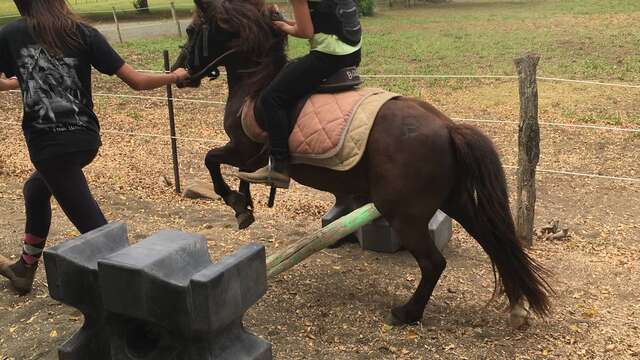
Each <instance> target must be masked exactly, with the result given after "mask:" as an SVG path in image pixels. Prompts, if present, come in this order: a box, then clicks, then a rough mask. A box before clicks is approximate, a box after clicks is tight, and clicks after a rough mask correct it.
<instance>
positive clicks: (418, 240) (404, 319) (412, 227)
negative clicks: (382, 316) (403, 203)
mask: <svg viewBox="0 0 640 360" xmlns="http://www.w3.org/2000/svg"><path fill="white" fill-rule="evenodd" d="M435 212H436V209H433V211H430V212H429V214H426V215H425V216H415V215H413V216H412V215H410V214H405V215H402V216H396V217H394V218H393V219H391V220H390V223H391V227H392V228H393V230H394V231H395V233H396V235H397V236H398V237H399V238H400V240H401V242H402V245H403V246H404V248H405V249H407V250H408V251H409V252H410V253H411V255H413V257H414V258H415V259H416V261H417V262H418V266H419V267H420V271H421V272H422V278H421V279H420V284H419V285H418V288H417V289H416V291H415V293H414V294H413V296H412V297H411V299H409V301H408V302H407V303H406V304H405V305H402V306H398V307H395V308H394V309H392V310H391V315H390V316H389V318H387V322H388V323H389V324H390V325H403V324H412V323H415V322H418V321H420V320H421V319H422V316H423V314H424V309H425V307H426V306H427V303H428V302H429V299H430V298H431V294H432V293H433V289H434V288H435V286H436V284H437V283H438V280H439V279H440V276H441V275H442V273H443V272H444V269H445V268H446V266H447V261H446V260H445V258H444V256H442V254H441V253H440V250H439V249H438V248H437V247H436V245H435V242H434V241H433V239H432V238H431V236H430V235H429V231H428V225H427V224H428V219H430V218H431V217H432V216H433V215H434V214H435ZM427 215H428V216H427Z"/></svg>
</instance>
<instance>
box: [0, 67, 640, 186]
mask: <svg viewBox="0 0 640 360" xmlns="http://www.w3.org/2000/svg"><path fill="white" fill-rule="evenodd" d="M141 71H144V72H153V73H162V72H164V71H158V70H141ZM363 77H365V78H389V79H393V78H405V79H406V78H415V79H433V78H442V79H517V76H507V75H416V74H400V75H363ZM542 79H543V80H547V81H556V82H564V83H576V84H585V85H591V86H616V87H626V88H640V86H637V85H631V84H623V83H610V82H605V81H592V80H572V79H565V78H557V77H544V78H542ZM11 93H14V94H15V93H19V91H11ZM94 96H97V97H110V98H120V99H137V100H148V101H162V102H166V101H167V100H171V101H175V102H184V103H197V104H208V105H218V106H219V105H226V102H223V101H215V100H203V99H193V98H183V97H162V96H145V95H128V94H111V93H102V92H97V93H94ZM451 119H452V120H454V121H460V122H476V123H495V124H508V125H518V124H519V122H518V121H513V120H498V119H476V118H467V117H452V118H451ZM0 123H2V124H9V125H16V126H18V125H20V123H18V122H10V121H0ZM539 124H540V125H542V126H547V127H562V128H573V129H582V130H597V131H615V132H623V133H640V128H623V127H613V126H603V125H592V124H572V123H559V122H540V123H539ZM213 130H222V129H213ZM102 132H104V133H106V134H115V135H124V136H140V137H151V138H158V139H165V140H171V139H174V140H180V141H194V142H203V143H210V144H217V145H221V144H224V143H226V142H224V141H220V140H216V139H208V138H193V137H181V136H170V135H160V134H151V133H138V132H131V131H121V130H110V129H105V130H102ZM504 167H505V168H508V169H516V168H517V167H515V166H513V165H505V166H504ZM537 171H538V172H540V173H549V174H555V175H565V176H577V177H586V178H593V179H607V180H615V181H624V182H631V183H640V178H634V177H625V176H615V175H602V174H593V173H584V172H579V171H571V170H558V169H537Z"/></svg>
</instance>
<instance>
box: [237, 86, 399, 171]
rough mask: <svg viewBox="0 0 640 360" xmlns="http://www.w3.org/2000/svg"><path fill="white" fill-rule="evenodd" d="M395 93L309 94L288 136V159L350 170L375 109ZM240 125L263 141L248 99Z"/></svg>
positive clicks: (371, 90)
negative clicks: (289, 154) (289, 155)
mask: <svg viewBox="0 0 640 360" xmlns="http://www.w3.org/2000/svg"><path fill="white" fill-rule="evenodd" d="M397 96H398V95H397V94H393V93H389V92H386V91H384V90H381V89H375V88H362V89H356V90H351V91H345V92H340V93H335V94H315V95H312V96H311V97H310V98H309V99H308V100H307V101H306V103H305V104H304V106H303V107H302V110H301V111H300V114H299V116H298V119H297V121H296V123H295V125H294V127H293V130H292V132H291V135H290V137H289V149H290V153H291V162H292V163H294V164H307V165H314V166H321V167H326V168H330V169H333V170H339V171H346V170H349V169H351V168H352V167H353V166H355V165H356V164H357V163H358V162H359V161H360V159H361V158H362V155H363V154H364V150H365V147H366V144H367V139H368V137H369V133H370V131H371V127H372V126H373V122H374V120H375V117H376V115H377V114H378V111H379V110H380V108H381V107H382V106H383V105H384V104H385V103H386V102H387V101H389V100H391V99H393V98H395V97H397ZM242 127H243V129H244V132H245V133H246V134H247V136H248V137H249V138H251V139H252V140H253V141H256V142H260V143H265V142H266V141H267V139H268V136H267V133H266V132H264V131H263V130H262V129H261V128H260V126H259V125H258V123H257V122H256V119H255V115H254V111H253V102H252V101H250V100H249V101H247V102H246V103H245V105H244V106H243V108H242Z"/></svg>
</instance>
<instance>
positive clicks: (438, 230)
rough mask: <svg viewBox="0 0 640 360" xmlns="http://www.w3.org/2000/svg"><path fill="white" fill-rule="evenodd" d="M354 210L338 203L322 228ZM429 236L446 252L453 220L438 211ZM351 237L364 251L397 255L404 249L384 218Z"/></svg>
mask: <svg viewBox="0 0 640 360" xmlns="http://www.w3.org/2000/svg"><path fill="white" fill-rule="evenodd" d="M353 210H355V208H353V207H352V206H351V205H349V204H345V203H343V202H337V203H336V205H335V206H334V207H333V208H331V209H330V210H329V212H327V214H326V215H325V216H324V217H323V218H322V226H323V227H324V226H327V225H328V224H330V223H331V222H333V221H335V220H337V219H339V218H340V217H342V216H344V215H347V214H348V213H350V212H351V211H353ZM429 234H430V235H431V238H432V239H433V240H434V241H435V243H436V246H437V247H438V249H439V250H440V251H441V252H442V251H444V250H445V249H446V247H447V245H448V243H449V240H451V236H452V235H453V228H452V222H451V218H450V217H449V216H447V215H446V214H445V213H443V212H442V211H440V210H438V211H437V212H436V214H435V215H434V216H433V218H432V219H431V220H430V221H429ZM349 236H356V237H357V239H358V241H359V242H360V246H361V247H362V249H364V250H371V251H377V252H383V253H395V252H397V251H399V250H400V249H402V243H401V241H400V239H399V238H398V237H397V236H396V234H395V232H394V231H393V230H392V229H391V227H390V226H389V223H387V221H386V220H385V219H384V218H378V219H376V220H374V221H373V222H372V223H370V224H368V225H365V226H363V227H362V228H360V229H359V230H358V231H357V232H356V233H355V234H352V235H349Z"/></svg>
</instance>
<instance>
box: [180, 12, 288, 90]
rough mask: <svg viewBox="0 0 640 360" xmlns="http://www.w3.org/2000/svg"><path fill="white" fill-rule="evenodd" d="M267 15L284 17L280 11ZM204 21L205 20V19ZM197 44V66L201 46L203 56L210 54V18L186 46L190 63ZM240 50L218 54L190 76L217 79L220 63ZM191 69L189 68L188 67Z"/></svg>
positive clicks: (192, 78)
mask: <svg viewBox="0 0 640 360" xmlns="http://www.w3.org/2000/svg"><path fill="white" fill-rule="evenodd" d="M265 15H267V16H269V17H270V19H271V20H283V19H284V18H283V17H282V15H281V14H280V13H268V14H265ZM203 22H204V21H203ZM199 39H200V45H201V46H198V40H199ZM194 46H195V59H194V62H195V64H196V66H198V65H200V57H201V56H200V48H202V52H203V54H202V55H203V56H204V57H205V58H206V57H208V56H209V20H207V21H206V22H204V25H202V26H201V27H200V28H199V29H198V30H197V34H196V35H195V37H194V41H192V42H189V43H188V44H187V46H184V47H183V49H182V51H183V52H186V54H187V61H186V63H188V62H189V61H188V60H189V56H190V55H191V53H192V50H193V47H194ZM238 51H239V49H231V50H227V51H226V52H224V53H223V54H222V55H220V56H218V57H217V58H216V59H214V60H213V61H212V62H210V63H209V64H208V65H207V66H205V67H204V68H203V69H202V70H200V71H198V72H197V73H195V74H191V71H189V78H190V80H192V81H193V80H195V81H200V80H201V79H203V78H205V77H208V78H209V80H210V81H213V80H216V79H217V78H218V77H220V70H218V67H220V65H222V61H223V60H224V59H225V58H226V57H227V56H229V55H231V54H234V53H237V52H238ZM187 70H189V69H187ZM255 70H257V68H254V69H244V70H239V72H243V73H250V72H253V71H255Z"/></svg>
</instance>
